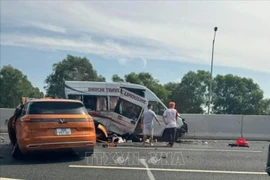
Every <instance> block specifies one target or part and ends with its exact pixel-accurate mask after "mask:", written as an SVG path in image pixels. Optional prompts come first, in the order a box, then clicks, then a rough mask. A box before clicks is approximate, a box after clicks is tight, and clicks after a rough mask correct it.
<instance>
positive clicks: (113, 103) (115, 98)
mask: <svg viewBox="0 0 270 180" xmlns="http://www.w3.org/2000/svg"><path fill="white" fill-rule="evenodd" d="M118 99H119V97H118V96H110V110H114V109H115V107H116V105H117V101H118Z"/></svg>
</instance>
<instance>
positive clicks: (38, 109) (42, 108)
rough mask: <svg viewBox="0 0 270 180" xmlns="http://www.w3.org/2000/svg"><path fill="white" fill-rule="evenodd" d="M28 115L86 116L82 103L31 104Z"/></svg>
mask: <svg viewBox="0 0 270 180" xmlns="http://www.w3.org/2000/svg"><path fill="white" fill-rule="evenodd" d="M28 114H88V113H87V110H86V109H85V107H84V105H83V104H82V103H77V102H32V103H31V104H30V105H29V108H28Z"/></svg>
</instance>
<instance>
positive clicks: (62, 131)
mask: <svg viewBox="0 0 270 180" xmlns="http://www.w3.org/2000/svg"><path fill="white" fill-rule="evenodd" d="M56 135H57V136H68V135H71V129H70V128H65V129H56Z"/></svg>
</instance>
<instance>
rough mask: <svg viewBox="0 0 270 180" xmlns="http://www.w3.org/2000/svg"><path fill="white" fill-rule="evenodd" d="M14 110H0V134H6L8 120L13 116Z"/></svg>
mask: <svg viewBox="0 0 270 180" xmlns="http://www.w3.org/2000/svg"><path fill="white" fill-rule="evenodd" d="M14 110H15V109H8V108H0V133H7V132H8V130H7V123H8V119H9V118H10V117H11V116H12V115H13V113H14Z"/></svg>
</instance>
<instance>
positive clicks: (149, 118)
mask: <svg viewBox="0 0 270 180" xmlns="http://www.w3.org/2000/svg"><path fill="white" fill-rule="evenodd" d="M147 108H148V110H146V111H145V112H144V113H143V116H142V123H141V125H142V127H143V135H144V136H143V145H145V141H146V139H147V136H150V138H149V143H150V145H151V146H153V144H152V141H153V135H154V127H153V126H154V124H153V119H154V118H155V120H156V121H157V122H158V124H159V125H160V122H159V120H158V118H157V116H156V113H155V112H154V111H152V105H151V104H148V106H147Z"/></svg>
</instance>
